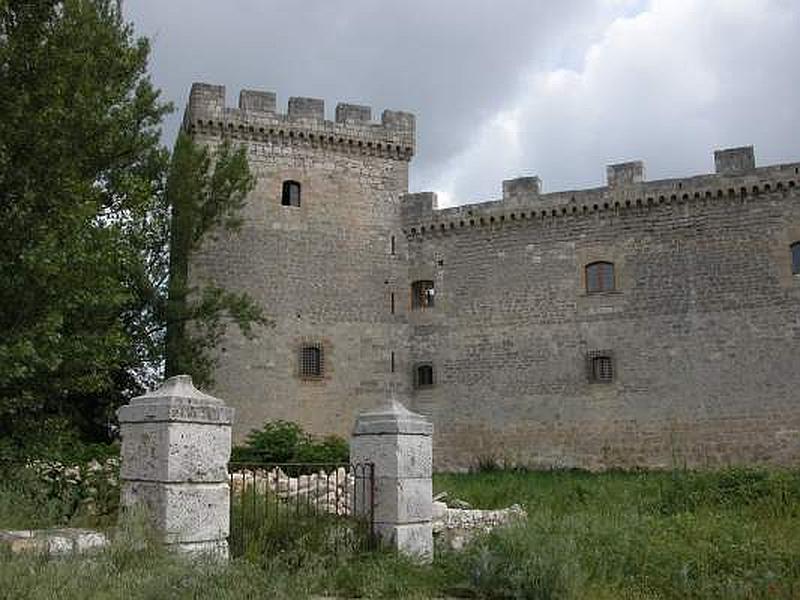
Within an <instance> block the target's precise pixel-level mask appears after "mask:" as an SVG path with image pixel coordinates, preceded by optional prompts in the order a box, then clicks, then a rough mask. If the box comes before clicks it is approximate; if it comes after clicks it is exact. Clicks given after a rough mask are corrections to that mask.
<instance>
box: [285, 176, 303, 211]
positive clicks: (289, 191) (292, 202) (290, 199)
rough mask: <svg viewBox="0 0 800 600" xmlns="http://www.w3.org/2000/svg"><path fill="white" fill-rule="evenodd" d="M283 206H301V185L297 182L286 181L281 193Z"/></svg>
mask: <svg viewBox="0 0 800 600" xmlns="http://www.w3.org/2000/svg"><path fill="white" fill-rule="evenodd" d="M281 204H282V205H283V206H300V184H299V183H298V182H297V181H291V180H288V181H284V182H283V190H282V193H281Z"/></svg>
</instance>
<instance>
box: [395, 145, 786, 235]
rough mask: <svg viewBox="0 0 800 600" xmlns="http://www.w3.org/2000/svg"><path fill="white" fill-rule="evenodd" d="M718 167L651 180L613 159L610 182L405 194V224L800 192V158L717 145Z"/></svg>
mask: <svg viewBox="0 0 800 600" xmlns="http://www.w3.org/2000/svg"><path fill="white" fill-rule="evenodd" d="M714 163H715V173H710V174H704V175H696V176H692V177H684V178H675V179H659V180H655V181H646V180H645V168H644V163H643V162H642V161H633V162H625V163H619V164H614V165H609V166H608V167H607V168H606V185H605V186H603V187H598V188H591V189H584V190H567V191H561V192H550V193H546V194H543V193H541V181H540V179H539V178H538V177H520V178H517V179H510V180H506V181H504V182H503V197H502V199H499V200H491V201H488V202H481V203H477V204H465V205H461V206H454V207H450V208H443V209H439V208H438V207H437V199H436V194H435V193H433V192H418V193H414V194H404V195H403V196H402V197H401V215H402V222H403V230H404V232H405V233H406V234H407V235H409V236H415V235H421V234H435V233H447V232H453V231H457V230H459V229H461V228H464V227H480V226H499V225H501V224H510V223H513V222H525V221H539V222H541V221H548V222H553V223H558V222H562V221H563V222H568V221H569V219H572V218H581V217H584V216H589V215H596V214H599V215H601V216H602V215H616V214H623V213H625V212H626V211H631V210H646V209H650V208H652V207H655V206H657V205H663V204H667V205H673V204H675V205H677V204H683V203H687V202H696V201H703V202H705V201H729V200H735V201H741V200H742V199H743V198H752V197H755V196H759V195H762V194H769V193H782V194H785V193H790V192H791V193H798V192H800V162H794V163H786V164H778V165H769V166H764V167H756V166H755V153H754V151H753V147H752V146H745V147H741V148H728V149H724V150H717V151H715V152H714Z"/></svg>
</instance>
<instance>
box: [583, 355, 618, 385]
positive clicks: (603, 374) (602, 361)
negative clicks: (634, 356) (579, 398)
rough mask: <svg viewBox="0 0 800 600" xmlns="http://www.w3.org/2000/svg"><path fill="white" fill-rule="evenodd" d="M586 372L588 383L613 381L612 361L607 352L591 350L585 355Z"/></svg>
mask: <svg viewBox="0 0 800 600" xmlns="http://www.w3.org/2000/svg"><path fill="white" fill-rule="evenodd" d="M586 371H587V375H588V379H589V383H611V382H612V381H614V360H613V357H612V354H611V351H609V350H593V351H592V352H589V353H588V354H587V355H586Z"/></svg>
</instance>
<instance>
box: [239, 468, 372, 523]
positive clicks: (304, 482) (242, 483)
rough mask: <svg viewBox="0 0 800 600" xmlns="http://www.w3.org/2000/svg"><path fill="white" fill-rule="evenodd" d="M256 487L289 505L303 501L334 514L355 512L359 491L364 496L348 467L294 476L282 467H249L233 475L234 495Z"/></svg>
mask: <svg viewBox="0 0 800 600" xmlns="http://www.w3.org/2000/svg"><path fill="white" fill-rule="evenodd" d="M253 487H254V488H255V491H256V492H257V493H259V494H264V493H266V492H269V493H271V494H274V495H275V496H276V497H277V498H279V499H280V500H281V501H282V502H284V503H286V504H294V503H299V504H300V505H305V506H309V507H311V508H313V509H314V512H324V513H329V514H334V515H349V514H352V512H353V502H354V500H355V497H356V494H357V493H358V495H359V497H361V496H363V492H361V490H358V491H357V490H356V478H355V476H354V475H353V473H348V472H347V470H346V469H345V468H344V467H339V468H338V469H336V470H334V471H331V472H326V471H324V470H320V471H318V472H316V473H311V474H309V475H300V476H298V477H290V476H289V475H287V474H286V473H285V472H284V471H283V470H282V469H281V468H279V467H275V468H273V469H271V470H269V471H267V470H264V469H252V470H251V469H248V470H243V471H239V472H236V473H233V474H232V475H231V488H232V490H233V493H234V494H241V493H242V491H244V490H246V489H248V488H253ZM359 502H360V499H359Z"/></svg>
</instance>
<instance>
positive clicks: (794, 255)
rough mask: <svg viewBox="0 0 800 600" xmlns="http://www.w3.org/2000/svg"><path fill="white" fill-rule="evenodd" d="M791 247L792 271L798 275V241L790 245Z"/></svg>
mask: <svg viewBox="0 0 800 600" xmlns="http://www.w3.org/2000/svg"><path fill="white" fill-rule="evenodd" d="M791 248H792V273H794V274H795V275H800V242H795V243H794V244H792V245H791Z"/></svg>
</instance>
